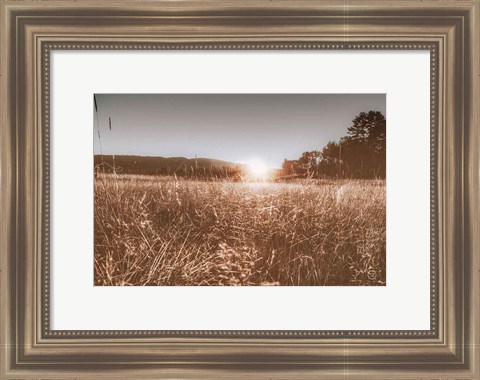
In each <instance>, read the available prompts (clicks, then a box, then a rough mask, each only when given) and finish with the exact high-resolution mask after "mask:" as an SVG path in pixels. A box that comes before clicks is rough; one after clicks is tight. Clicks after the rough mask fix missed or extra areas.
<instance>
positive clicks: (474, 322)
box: [0, 0, 480, 379]
mask: <svg viewBox="0 0 480 380" xmlns="http://www.w3.org/2000/svg"><path fill="white" fill-rule="evenodd" d="M26 3H29V4H30V2H29V1H28V2H26ZM46 3H48V2H46ZM408 3H410V4H411V2H408ZM408 3H407V4H408ZM450 3H451V2H450ZM462 3H463V4H465V3H466V2H461V4H462ZM469 3H470V4H472V3H471V2H469ZM57 4H59V3H57ZM0 8H1V11H2V13H1V21H2V25H1V29H0V30H2V31H3V32H4V33H2V34H3V35H2V38H1V43H2V45H1V50H2V51H10V52H12V51H14V50H13V47H14V45H13V46H12V45H9V43H12V41H14V40H9V39H8V37H7V36H8V30H9V22H8V19H7V15H8V11H7V10H6V7H5V5H4V4H1V6H0ZM479 20H480V10H479V3H478V0H477V1H475V4H474V6H473V7H472V8H471V9H470V20H469V22H470V25H469V30H468V31H467V32H468V37H469V39H470V40H467V41H464V42H465V43H467V44H468V50H469V54H467V55H466V56H465V66H464V68H465V69H467V70H466V72H465V74H466V76H465V77H464V79H467V80H468V79H470V80H471V83H470V85H469V86H467V88H466V89H465V90H464V96H467V102H466V103H468V104H465V107H466V108H465V115H464V116H465V118H466V120H465V122H466V125H467V126H468V127H469V128H468V129H467V130H466V133H465V136H464V137H463V143H464V147H465V149H466V151H465V152H464V159H465V161H466V162H465V168H464V169H465V171H464V172H463V173H459V175H461V176H463V175H465V178H464V181H465V182H464V184H465V189H464V190H465V193H464V194H465V196H466V199H464V202H465V203H464V206H465V215H464V223H465V238H466V239H465V240H466V241H465V252H466V254H467V258H469V260H470V262H469V261H467V262H465V263H464V268H465V271H466V272H468V273H465V274H468V275H469V276H470V280H469V281H467V280H465V282H463V284H464V286H469V287H470V291H469V292H468V289H467V294H466V295H467V299H466V300H465V301H466V302H467V306H470V307H469V308H468V309H466V310H465V313H466V315H465V322H467V323H466V325H465V326H462V329H461V330H460V331H457V332H456V333H457V334H465V335H466V338H467V341H466V343H468V344H469V346H468V348H469V350H468V351H467V355H468V358H467V360H468V364H469V367H468V368H467V367H465V369H464V370H463V371H459V372H458V373H457V375H458V376H461V377H462V378H464V376H469V377H468V378H472V379H475V378H478V375H479V361H480V360H479V359H480V358H479V314H478V309H479V287H480V286H479V285H480V284H479V271H480V258H479V255H478V253H479V248H480V244H479V243H480V241H479V235H478V232H479V230H480V229H479V228H480V225H479V218H478V214H479V212H480V210H479V194H478V189H479V185H480V183H479V167H480V165H479V161H478V160H479V150H478V146H479V144H480V141H479V132H480V131H479V127H480V124H479V123H480V111H479V107H478V106H479V104H480V79H479V78H480V57H479V54H480V38H479V37H478V35H477V34H478V32H479V25H478V24H479ZM475 33H477V34H475ZM7 48H8V50H5V49H7ZM12 62H15V61H14V59H13V58H12V59H9V58H7V54H2V57H1V63H2V67H1V74H2V78H1V97H0V106H2V108H1V110H2V112H1V116H0V121H1V123H2V124H1V126H0V127H1V128H0V137H1V140H0V146H1V148H2V151H1V152H0V157H1V166H0V169H1V171H0V180H1V183H2V192H1V193H0V200H1V203H0V205H1V206H2V210H0V212H1V215H2V219H3V220H5V219H4V218H3V217H4V216H5V215H6V216H7V218H8V219H7V220H10V218H11V217H13V214H12V212H13V208H12V207H11V202H10V201H11V200H13V199H15V191H14V190H15V182H14V181H15V171H14V169H15V162H16V161H15V152H16V150H15V146H14V145H13V144H11V141H13V140H10V138H9V137H11V136H13V134H14V132H15V131H14V130H13V129H9V128H10V126H11V125H12V123H14V122H15V115H14V111H15V110H13V109H10V108H9V107H10V106H11V101H9V99H8V96H7V95H8V94H9V91H16V90H15V79H11V76H12V78H15V77H13V75H14V74H15V67H14V66H13V63H12ZM468 68H469V69H468ZM12 74H13V75H12ZM22 75H23V74H22ZM5 78H9V79H8V80H7V79H5ZM3 109H5V111H6V112H3ZM28 117H29V116H27V118H28ZM32 154H33V153H32ZM29 168H30V170H31V169H32V168H31V167H29ZM24 173H25V171H24ZM20 180H22V179H20ZM4 183H6V184H7V185H8V186H6V189H7V191H3V189H4V188H5V187H4V185H3V184H4ZM32 185H34V184H33V183H30V184H29V185H28V186H32ZM30 190H31V188H30ZM4 206H5V208H4ZM24 217H25V216H24ZM14 233H15V228H14V227H12V226H10V225H9V223H1V225H0V238H1V241H0V270H1V272H0V277H1V278H0V285H1V286H2V288H3V289H7V287H8V285H9V284H10V285H11V283H10V282H9V281H10V280H11V279H13V276H12V274H13V272H7V270H10V271H11V270H12V269H11V267H10V266H9V264H11V262H10V263H9V262H8V253H9V252H10V250H11V249H16V247H15V245H14V240H12V242H13V246H12V245H11V244H10V243H9V242H10V238H11V239H14V236H15V235H13V234H14ZM32 244H33V243H31V245H30V248H32ZM469 265H470V266H469ZM457 281H458V279H457ZM12 294H15V293H12ZM9 295H10V292H6V291H4V290H3V291H2V292H1V294H0V300H1V305H0V321H7V323H0V324H1V325H2V326H0V354H1V356H0V379H3V378H4V377H3V376H4V375H5V376H6V375H7V371H8V370H9V368H8V364H6V363H7V361H8V362H9V363H10V362H11V361H10V360H11V358H9V357H8V355H9V347H8V346H7V345H8V344H10V342H12V340H11V339H16V338H15V334H14V333H10V331H9V330H8V329H9V327H12V326H13V322H14V320H13V319H10V318H11V316H12V315H13V316H15V314H12V313H10V311H9V310H8V308H7V307H6V306H7V305H10V304H12V303H13V302H14V300H13V299H11V298H9ZM31 296H32V295H30V297H31ZM37 302H38V301H37ZM31 309H35V308H34V307H32V308H31ZM22 327H25V326H20V328H22ZM12 336H13V338H12ZM12 363H13V362H12ZM57 364H59V363H57ZM65 365H66V366H67V368H68V364H67V363H65ZM26 368H27V367H25V369H26ZM33 371H35V369H34V367H33ZM92 371H93V370H92ZM386 371H387V369H386V370H385V373H387V372H386ZM32 373H34V372H32ZM42 373H43V372H42ZM52 373H53V372H52ZM61 373H62V372H59V373H57V375H56V376H62V375H61ZM63 373H65V372H63ZM87 373H88V374H90V371H86V372H83V371H82V374H83V375H82V376H81V377H82V378H84V376H85V375H88V374H87ZM92 373H93V372H92ZM109 373H110V372H109ZM128 373H130V371H128ZM159 373H164V372H163V371H159ZM168 373H169V374H170V376H173V375H175V373H176V372H175V371H171V372H168ZM188 373H189V370H187V369H186V370H184V375H186V376H188ZM202 373H203V375H202ZM208 373H209V372H207V375H208ZM220 373H223V374H225V372H223V371H222V372H220ZM369 373H370V372H369V371H368V372H366V373H365V374H364V375H363V376H365V377H366V378H367V377H368V376H369ZM416 373H417V372H416V371H415V374H416ZM176 374H177V375H178V374H180V372H177V373H176ZM198 374H199V375H200V376H201V377H204V376H205V372H203V371H199V372H198ZM415 374H413V373H412V374H411V375H409V376H408V378H413V377H414V376H415ZM22 375H24V372H23V371H22ZM104 375H105V374H104ZM104 375H101V376H102V377H103V376H104ZM277 375H278V373H277ZM392 375H393V373H392ZM395 375H396V376H398V375H400V374H399V373H398V372H397V373H395ZM429 375H430V376H435V375H439V376H440V373H439V372H438V371H435V370H432V372H431V373H430V372H429ZM44 376H45V375H44ZM192 376H194V374H193V375H192V373H190V376H188V377H192ZM284 376H285V375H284ZM317 376H318V375H317ZM363 376H362V377H363ZM396 376H392V378H393V377H396ZM444 376H445V377H444ZM451 376H452V377H451ZM453 376H454V375H453V373H452V374H443V376H442V378H447V377H448V378H453ZM458 376H456V377H458ZM121 377H123V376H121ZM227 377H228V378H230V377H231V376H225V378H227ZM286 377H288V375H287V376H286ZM352 377H355V378H357V377H358V375H356V376H355V375H353V376H352ZM405 377H407V376H405ZM112 378H113V376H112ZM370 378H372V379H373V378H379V377H378V376H375V375H374V376H371V377H370Z"/></svg>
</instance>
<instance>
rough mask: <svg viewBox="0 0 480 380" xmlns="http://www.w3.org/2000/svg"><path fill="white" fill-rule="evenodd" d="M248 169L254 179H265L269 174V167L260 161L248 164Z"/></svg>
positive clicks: (256, 160) (255, 160) (254, 160)
mask: <svg viewBox="0 0 480 380" xmlns="http://www.w3.org/2000/svg"><path fill="white" fill-rule="evenodd" d="M248 168H249V170H250V174H251V175H252V176H253V177H254V178H265V177H266V176H267V174H268V167H267V165H266V164H265V162H263V161H262V160H260V159H253V160H251V161H250V162H249V163H248Z"/></svg>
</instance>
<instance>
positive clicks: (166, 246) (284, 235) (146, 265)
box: [95, 175, 386, 285]
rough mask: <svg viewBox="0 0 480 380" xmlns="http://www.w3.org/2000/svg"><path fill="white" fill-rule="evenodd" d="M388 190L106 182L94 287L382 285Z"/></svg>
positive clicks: (333, 184) (167, 180)
mask: <svg viewBox="0 0 480 380" xmlns="http://www.w3.org/2000/svg"><path fill="white" fill-rule="evenodd" d="M385 198H386V194H385V181H377V180H375V181H373V180H370V181H367V180H363V181H314V180H310V181H303V182H297V183H248V182H245V183H234V182H227V181H222V182H221V181H218V182H200V181H192V180H182V179H177V178H174V177H147V176H113V175H99V176H98V178H96V180H95V285H385V282H386V278H385V277H386V276H385V269H386V265H385V252H386V223H385V220H386V203H385Z"/></svg>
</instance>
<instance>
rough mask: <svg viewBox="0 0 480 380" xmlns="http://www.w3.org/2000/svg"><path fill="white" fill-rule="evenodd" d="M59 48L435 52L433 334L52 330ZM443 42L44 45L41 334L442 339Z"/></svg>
mask: <svg viewBox="0 0 480 380" xmlns="http://www.w3.org/2000/svg"><path fill="white" fill-rule="evenodd" d="M54 50H99V51H101V50H117V51H118V50H128V51H135V50H428V51H429V52H430V330H302V331H300V330H298V331H297V330H225V331H224V330H51V329H50V308H51V302H50V299H51V298H50V291H51V288H50V265H51V261H50V228H49V227H50V169H49V167H50V136H49V131H50V78H51V73H50V70H51V66H50V53H51V52H52V51H54ZM438 50H439V45H438V43H433V42H428V43H421V42H419V43H417V42H408V43H405V42H385V43H381V42H342V43H338V42H265V43H263V42H228V43H226V42H198V43H188V42H186V43H165V42H149V43H141V42H139V43H136V42H128V43H125V42H90V43H88V42H77V43H66V42H63V41H59V42H43V43H42V45H41V68H42V69H41V94H42V99H41V102H42V111H43V112H42V118H41V120H42V146H43V151H42V154H43V158H44V162H45V165H44V166H43V168H42V170H43V178H44V181H43V183H42V188H43V194H44V196H43V199H42V252H41V263H42V268H43V271H42V279H41V283H42V289H41V294H42V297H41V318H42V323H41V333H42V336H43V337H45V338H74V337H81V338H115V337H116V338H125V337H135V338H143V337H151V338H165V337H169V338H233V337H235V338H285V337H290V338H306V339H308V338H336V339H345V338H366V337H368V338H384V339H385V338H393V337H403V338H419V339H421V338H436V337H438V333H439V330H438V323H437V322H438V312H439V305H438V284H437V279H438V241H437V240H438V234H437V232H438V216H437V212H436V210H437V207H438V199H437V168H436V166H435V163H436V159H437V150H438V147H437V133H438V129H439V125H438V117H437V109H438V83H437V82H438V72H437V71H438Z"/></svg>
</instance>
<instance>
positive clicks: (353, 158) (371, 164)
mask: <svg viewBox="0 0 480 380" xmlns="http://www.w3.org/2000/svg"><path fill="white" fill-rule="evenodd" d="M386 136H387V135H386V119H385V116H384V115H383V114H382V113H381V112H379V111H369V112H361V113H360V114H359V115H357V116H356V117H355V118H354V119H353V120H352V125H351V126H350V127H348V128H347V135H346V136H344V137H342V138H340V139H339V140H338V141H330V142H329V143H328V144H327V145H325V146H324V147H323V149H321V150H313V151H307V152H303V153H302V155H301V156H300V157H299V158H298V159H296V160H287V159H285V160H284V162H283V164H282V170H281V175H282V177H287V178H288V177H308V178H365V179H366V178H385V176H386Z"/></svg>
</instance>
